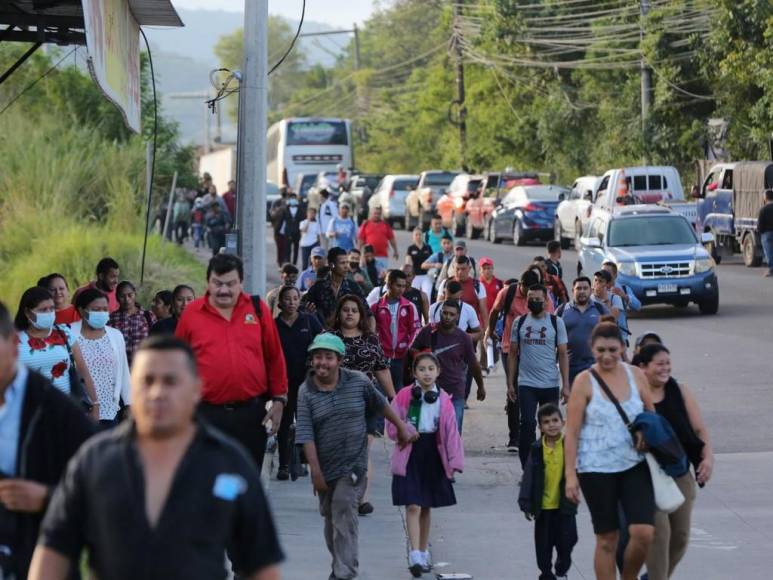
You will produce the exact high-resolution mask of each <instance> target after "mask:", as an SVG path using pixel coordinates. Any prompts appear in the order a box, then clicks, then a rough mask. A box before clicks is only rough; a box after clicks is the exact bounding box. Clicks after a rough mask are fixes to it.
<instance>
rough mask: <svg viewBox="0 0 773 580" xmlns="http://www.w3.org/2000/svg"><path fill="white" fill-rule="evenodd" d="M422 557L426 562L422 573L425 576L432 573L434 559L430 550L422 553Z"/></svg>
mask: <svg viewBox="0 0 773 580" xmlns="http://www.w3.org/2000/svg"><path fill="white" fill-rule="evenodd" d="M421 556H422V558H423V560H424V562H423V564H422V569H421V571H422V572H424V573H425V574H428V573H430V572H432V558H431V557H430V555H429V550H427V551H426V552H422V553H421Z"/></svg>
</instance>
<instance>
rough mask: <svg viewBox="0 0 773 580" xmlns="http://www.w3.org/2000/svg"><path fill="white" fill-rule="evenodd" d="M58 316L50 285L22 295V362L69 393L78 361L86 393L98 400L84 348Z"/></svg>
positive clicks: (19, 324) (19, 314)
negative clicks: (73, 362) (61, 323)
mask: <svg viewBox="0 0 773 580" xmlns="http://www.w3.org/2000/svg"><path fill="white" fill-rule="evenodd" d="M55 319H56V311H55V309H54V301H53V299H52V298H51V294H50V293H49V291H48V290H47V289H46V288H41V287H40V286H35V287H33V288H29V289H27V290H26V291H25V292H24V294H22V296H21V300H20V301H19V309H18V310H17V312H16V318H15V319H14V324H15V326H16V330H17V333H18V338H19V362H20V363H21V364H23V365H26V366H27V368H29V369H31V370H34V371H37V372H38V373H40V374H41V375H43V376H44V377H46V378H47V379H48V380H50V381H51V382H52V383H53V385H54V386H55V387H56V388H57V389H59V390H60V391H62V392H63V393H66V394H68V395H69V394H70V373H69V371H70V365H71V364H72V361H73V360H74V361H75V367H76V368H77V369H78V373H79V374H80V376H81V378H82V379H83V382H84V383H85V386H86V392H87V393H88V394H89V396H90V397H91V398H92V401H94V400H96V399H95V398H94V397H95V392H94V383H93V382H92V380H91V375H89V371H88V368H86V363H85V362H84V360H83V356H82V354H81V350H80V348H79V347H78V345H77V344H76V342H75V338H74V337H73V335H72V332H71V330H70V327H69V326H67V325H61V326H60V325H57V324H55V323H54V321H55ZM68 347H69V348H68ZM70 352H72V357H71V356H70ZM97 413H98V411H97V409H96V407H95V408H94V410H92V416H93V417H94V418H96V416H97Z"/></svg>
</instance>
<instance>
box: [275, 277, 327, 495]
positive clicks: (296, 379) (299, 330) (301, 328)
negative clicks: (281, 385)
mask: <svg viewBox="0 0 773 580" xmlns="http://www.w3.org/2000/svg"><path fill="white" fill-rule="evenodd" d="M277 303H278V304H279V310H280V313H279V316H277V317H276V318H275V319H274V320H275V322H276V328H277V331H278V332H279V340H280V342H281V343H282V350H283V351H284V355H285V364H286V365H287V405H286V406H285V408H284V411H283V412H282V422H281V423H280V424H279V432H278V433H277V445H278V447H279V469H278V470H277V472H276V478H277V479H279V480H281V481H284V480H286V479H288V478H289V477H290V473H289V466H290V453H291V452H292V449H291V448H290V427H291V426H292V424H293V420H294V419H295V408H296V405H297V403H298V389H299V388H300V386H301V384H302V383H303V381H304V380H306V373H307V369H308V364H307V360H308V354H307V352H308V348H309V345H310V344H311V343H312V341H313V340H314V337H315V336H317V335H318V334H319V333H320V332H322V330H323V329H322V325H321V324H320V322H319V319H318V318H317V317H316V316H314V315H313V314H307V313H305V312H300V311H299V310H298V308H299V306H300V304H301V294H300V292H299V290H298V289H297V288H296V287H295V286H282V288H281V289H280V290H279V296H278V298H277Z"/></svg>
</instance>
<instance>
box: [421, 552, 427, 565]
mask: <svg viewBox="0 0 773 580" xmlns="http://www.w3.org/2000/svg"><path fill="white" fill-rule="evenodd" d="M421 557H422V558H423V560H424V565H425V566H429V550H427V551H426V552H422V553H421Z"/></svg>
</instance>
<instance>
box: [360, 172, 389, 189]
mask: <svg viewBox="0 0 773 580" xmlns="http://www.w3.org/2000/svg"><path fill="white" fill-rule="evenodd" d="M383 178H384V176H383V175H368V176H366V177H365V185H367V186H368V188H369V189H371V190H374V189H376V188H377V187H378V184H379V183H381V180H382V179H383ZM359 185H360V186H362V185H363V184H362V183H360V184H359Z"/></svg>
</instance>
